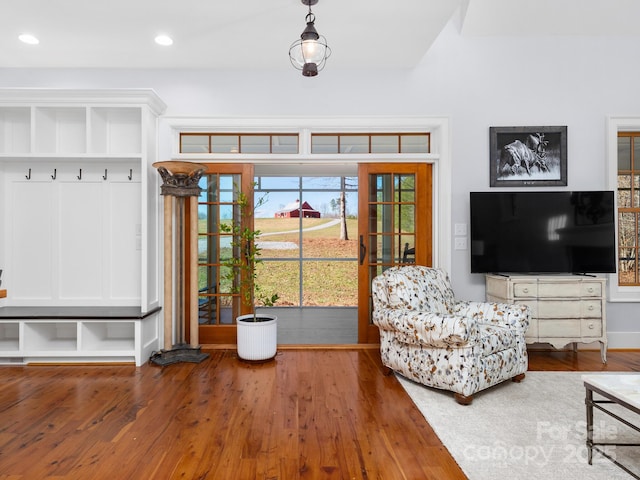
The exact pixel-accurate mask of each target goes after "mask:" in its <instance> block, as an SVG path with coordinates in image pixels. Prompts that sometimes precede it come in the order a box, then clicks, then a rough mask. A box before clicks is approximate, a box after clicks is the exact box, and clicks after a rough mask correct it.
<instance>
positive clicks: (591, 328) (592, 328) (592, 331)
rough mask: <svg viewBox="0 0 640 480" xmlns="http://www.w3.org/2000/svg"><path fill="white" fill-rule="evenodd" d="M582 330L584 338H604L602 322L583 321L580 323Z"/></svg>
mask: <svg viewBox="0 0 640 480" xmlns="http://www.w3.org/2000/svg"><path fill="white" fill-rule="evenodd" d="M580 329H581V332H580V333H581V335H582V336H583V337H601V336H602V322H601V321H600V320H582V321H581V322H580Z"/></svg>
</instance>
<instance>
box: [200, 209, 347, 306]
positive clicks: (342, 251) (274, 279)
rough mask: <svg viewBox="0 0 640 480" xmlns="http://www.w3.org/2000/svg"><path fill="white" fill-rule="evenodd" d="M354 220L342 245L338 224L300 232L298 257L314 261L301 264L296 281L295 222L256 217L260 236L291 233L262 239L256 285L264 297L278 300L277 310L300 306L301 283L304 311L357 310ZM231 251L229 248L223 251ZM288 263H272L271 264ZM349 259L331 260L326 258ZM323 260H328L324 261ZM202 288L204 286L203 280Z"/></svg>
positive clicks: (305, 224) (308, 223)
mask: <svg viewBox="0 0 640 480" xmlns="http://www.w3.org/2000/svg"><path fill="white" fill-rule="evenodd" d="M331 220H332V219H327V218H320V219H318V218H305V219H303V221H302V228H303V229H306V228H311V227H315V226H318V225H322V224H325V223H327V222H329V221H331ZM200 222H201V225H200V228H201V230H200V231H201V232H202V231H205V229H206V222H205V221H204V220H200ZM357 227H358V226H357V220H356V219H348V220H347V231H348V233H349V238H350V240H340V225H339V224H336V225H333V226H331V227H328V228H324V229H320V230H311V231H308V232H306V231H305V232H303V236H302V254H303V258H304V259H313V260H308V261H304V260H303V263H302V265H303V266H302V280H301V279H300V272H299V268H300V262H299V258H300V236H299V232H298V231H297V229H298V228H299V219H297V218H295V219H292V218H257V219H256V220H255V228H256V229H257V230H260V232H261V233H262V234H265V233H277V232H289V231H292V230H296V232H295V233H282V234H277V235H266V236H264V237H262V238H261V239H260V241H261V242H267V243H266V244H265V245H267V247H265V248H263V249H262V259H263V260H264V261H263V262H262V263H261V264H260V265H258V268H257V282H258V284H259V285H260V288H261V290H262V291H263V292H264V293H265V294H271V293H278V295H279V296H280V299H279V300H278V302H277V303H276V305H277V306H300V282H301V281H302V284H303V298H302V305H303V306H355V305H357V300H358V292H357V288H358V272H357V268H358V267H357V260H356V258H357V254H358V244H357V241H356V240H355V239H356V238H357ZM268 242H290V243H292V244H295V245H296V247H295V248H291V249H287V250H282V249H270V248H268V245H269V243H268ZM224 250H227V251H229V252H230V249H223V254H224ZM276 258H277V259H286V260H271V259H276ZM335 258H339V259H343V258H344V259H350V260H344V261H335V260H333V261H332V260H330V259H335ZM325 259H326V260H325ZM203 274H204V269H202V271H201V279H200V280H201V281H200V285H201V286H202V285H206V284H207V281H206V278H202V275H203Z"/></svg>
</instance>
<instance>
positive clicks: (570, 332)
mask: <svg viewBox="0 0 640 480" xmlns="http://www.w3.org/2000/svg"><path fill="white" fill-rule="evenodd" d="M581 323H582V322H581V321H580V320H540V321H538V336H539V337H540V338H546V337H552V338H559V337H580V329H581Z"/></svg>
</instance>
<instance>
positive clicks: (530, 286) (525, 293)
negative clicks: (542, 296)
mask: <svg viewBox="0 0 640 480" xmlns="http://www.w3.org/2000/svg"><path fill="white" fill-rule="evenodd" d="M513 296H514V297H515V298H535V297H537V296H538V284H537V283H535V282H516V283H514V284H513Z"/></svg>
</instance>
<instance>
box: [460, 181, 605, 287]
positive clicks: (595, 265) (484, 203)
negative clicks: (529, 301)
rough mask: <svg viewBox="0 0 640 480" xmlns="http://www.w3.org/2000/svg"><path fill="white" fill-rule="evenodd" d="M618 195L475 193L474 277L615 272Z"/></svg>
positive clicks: (472, 224)
mask: <svg viewBox="0 0 640 480" xmlns="http://www.w3.org/2000/svg"><path fill="white" fill-rule="evenodd" d="M613 195H614V193H613V192H612V191H574V192H571V191H549V192H539V191H536V192H521V191H518V192H471V194H470V207H471V228H470V233H471V238H470V240H471V273H537V274H541V273H576V274H589V273H614V272H615V271H616V240H615V223H614V222H615V207H614V197H613Z"/></svg>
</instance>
